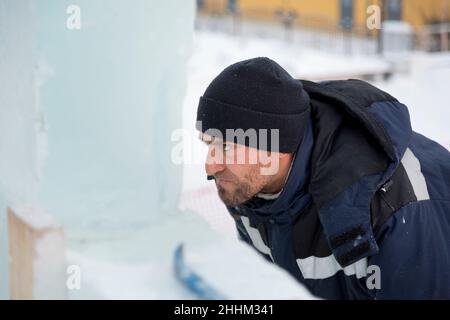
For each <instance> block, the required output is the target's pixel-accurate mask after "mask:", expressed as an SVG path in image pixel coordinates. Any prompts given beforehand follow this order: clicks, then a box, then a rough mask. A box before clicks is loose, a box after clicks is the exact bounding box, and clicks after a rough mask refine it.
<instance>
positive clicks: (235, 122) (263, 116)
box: [196, 97, 310, 153]
mask: <svg viewBox="0 0 450 320" xmlns="http://www.w3.org/2000/svg"><path fill="white" fill-rule="evenodd" d="M249 107H250V106H249ZM274 107H275V109H276V106H274ZM309 114H310V108H309V107H307V108H305V110H304V111H302V112H300V113H294V114H280V113H268V112H260V111H255V110H254V109H251V108H247V107H245V108H244V107H240V106H236V105H232V104H228V103H224V102H221V101H217V100H214V99H211V98H206V97H201V98H200V102H199V106H198V109H197V124H196V128H197V130H199V131H201V132H203V133H208V134H211V135H213V136H217V135H218V134H219V133H220V134H221V137H220V138H222V139H223V140H226V141H229V142H233V143H239V144H243V145H246V146H249V147H254V148H257V149H260V150H267V151H277V152H283V153H292V152H295V151H296V150H297V148H298V146H299V144H300V142H301V141H302V138H303V134H304V132H305V128H306V124H307V119H308V117H309ZM227 129H228V131H227ZM238 129H242V130H243V132H244V134H243V135H238V137H239V138H236V135H237V134H238V132H237V131H236V130H238ZM249 129H251V130H250V131H248V130H249ZM264 129H266V130H264ZM254 130H255V131H254ZM277 130H278V132H277ZM233 132H234V133H235V134H233ZM241 132H242V131H241ZM264 133H265V134H264ZM242 136H244V139H242V138H243V137H242ZM251 136H257V139H251V138H247V137H251ZM277 144H278V148H277Z"/></svg>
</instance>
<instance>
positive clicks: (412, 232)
mask: <svg viewBox="0 0 450 320" xmlns="http://www.w3.org/2000/svg"><path fill="white" fill-rule="evenodd" d="M449 214H450V202H449V201H439V200H426V201H419V202H413V203H410V204H408V205H406V206H404V207H402V208H401V209H400V210H398V211H397V212H396V213H395V214H394V215H393V216H392V217H391V218H390V219H389V220H388V221H387V222H386V223H385V224H384V225H383V227H382V228H381V229H380V232H379V233H378V236H377V238H379V239H377V241H378V244H379V249H380V250H379V254H377V255H374V256H372V257H371V258H370V259H369V266H370V265H373V266H378V268H379V271H380V280H381V281H380V286H379V288H375V289H373V290H375V292H371V293H372V294H374V298H376V299H449V298H450V232H449V227H450V219H449ZM369 276H370V275H368V277H369Z"/></svg>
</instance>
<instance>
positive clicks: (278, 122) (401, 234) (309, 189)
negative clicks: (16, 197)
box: [197, 58, 450, 299]
mask: <svg viewBox="0 0 450 320" xmlns="http://www.w3.org/2000/svg"><path fill="white" fill-rule="evenodd" d="M424 107H425V106H424ZM197 128H198V130H200V131H201V137H202V140H204V141H205V142H206V143H207V144H208V146H209V154H208V158H207V161H206V166H205V168H206V173H207V175H208V177H209V178H210V179H215V183H216V186H217V189H218V192H219V196H220V198H221V199H222V201H223V202H224V203H225V205H226V206H227V209H228V211H229V212H230V213H231V215H232V216H233V218H234V219H235V221H236V227H237V230H238V233H239V236H240V238H241V239H242V240H244V241H246V242H247V243H249V244H251V245H252V246H253V247H254V248H255V249H256V250H257V251H258V252H260V253H261V254H262V255H264V256H265V257H266V258H267V259H268V260H270V261H273V262H274V263H276V264H277V265H279V266H281V267H282V268H284V269H286V270H287V271H288V272H289V273H291V274H292V275H293V276H294V277H295V278H296V279H298V280H299V281H300V282H302V283H303V284H304V285H306V286H307V287H308V288H309V289H310V290H311V292H312V293H313V294H315V295H317V296H319V297H323V298H330V299H410V298H411V299H418V298H425V299H428V298H450V153H449V152H448V151H447V150H446V149H445V148H443V147H442V146H440V145H439V144H437V143H436V142H433V141H431V140H430V139H427V138H426V137H424V136H422V135H420V134H418V133H416V132H414V131H412V129H411V124H410V119H409V114H408V110H407V108H406V106H405V105H403V104H402V103H400V102H399V101H397V100H396V99H395V98H394V97H392V96H390V95H389V94H387V93H385V92H383V91H381V90H379V89H377V88H375V87H373V86H371V85H370V84H368V83H365V82H363V81H359V80H345V81H328V82H322V83H314V82H310V81H302V80H295V79H293V78H292V77H291V76H290V75H289V74H288V73H287V72H286V71H285V70H284V69H283V68H282V67H281V66H279V65H278V64H277V63H276V62H274V61H272V60H270V59H268V58H255V59H250V60H245V61H241V62H238V63H236V64H233V65H231V66H229V67H227V68H226V69H225V70H224V71H223V72H222V73H220V74H219V75H218V76H217V77H216V78H215V79H214V80H213V81H212V83H211V84H210V85H209V86H208V88H207V89H206V91H205V93H204V95H203V96H202V97H201V98H200V103H199V106H198V112H197ZM239 130H240V131H239ZM252 130H253V131H256V132H258V133H261V132H263V133H265V135H256V134H254V135H251V134H248V135H245V133H246V132H251V131H252ZM233 131H234V133H235V134H231V133H232V132H233ZM236 131H239V132H240V133H241V134H240V135H239V134H236ZM242 132H244V137H242ZM255 137H257V139H256V140H255ZM261 137H263V138H265V139H261ZM263 140H265V141H263ZM239 154H240V155H241V159H240V160H241V161H237V160H239V159H238V158H239V157H238V156H236V155H239ZM252 159H253V161H250V160H252ZM248 271H250V272H251V270H248Z"/></svg>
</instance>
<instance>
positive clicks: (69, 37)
mask: <svg viewBox="0 0 450 320" xmlns="http://www.w3.org/2000/svg"><path fill="white" fill-rule="evenodd" d="M70 5H76V6H78V7H79V8H80V13H81V15H80V18H81V28H80V29H79V30H78V29H75V30H70V29H68V28H67V19H68V18H70V16H71V14H70V13H67V12H66V11H67V8H68V7H69V6H70ZM194 14H195V2H194V1H179V0H167V1H156V0H152V1H150V0H133V1H126V0H96V1H91V0H71V1H63V0H58V1H52V0H40V1H32V0H1V1H0V298H1V297H7V295H8V294H7V291H8V283H7V274H8V270H7V269H8V268H7V241H6V240H7V239H6V207H7V206H16V205H23V204H27V205H30V204H31V205H35V206H39V207H41V208H43V209H44V211H46V212H48V213H50V214H51V215H52V216H53V217H55V218H56V220H57V221H59V222H60V223H62V225H63V227H64V229H65V231H66V233H67V234H68V236H69V245H70V243H71V242H72V243H73V242H77V241H78V240H82V241H85V240H91V239H99V238H101V239H105V238H108V239H111V238H114V237H115V236H116V235H118V234H120V235H124V234H126V233H127V232H132V231H133V230H135V229H136V228H137V227H139V226H143V225H145V224H149V223H153V220H154V219H157V217H158V216H161V215H166V214H168V213H175V211H176V207H177V205H178V197H179V193H180V185H181V170H182V168H181V167H180V166H175V165H173V164H172V162H171V161H170V148H171V147H172V143H171V141H170V133H171V132H172V130H173V129H176V128H178V127H179V126H180V125H181V116H182V114H181V105H182V99H183V96H184V90H185V81H186V75H185V66H186V60H187V58H188V55H189V51H190V44H191V37H192V30H193V24H194ZM41 111H42V112H41ZM47 145H48V148H47ZM47 150H48V156H47V158H46V162H45V166H44V168H43V170H41V168H42V164H43V160H44V158H45V154H46V152H47ZM42 177H43V178H42Z"/></svg>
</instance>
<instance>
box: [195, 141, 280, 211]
mask: <svg viewBox="0 0 450 320" xmlns="http://www.w3.org/2000/svg"><path fill="white" fill-rule="evenodd" d="M201 138H202V140H203V141H204V142H205V143H206V144H207V145H208V156H207V159H206V163H205V170H206V174H207V175H208V176H214V177H215V182H216V186H217V190H218V193H219V197H220V199H222V201H223V202H224V203H225V204H226V205H227V206H236V205H239V204H242V203H244V202H245V201H247V200H249V199H251V198H252V197H253V196H255V195H256V194H257V193H259V192H260V191H261V190H262V189H263V188H264V187H266V186H267V185H268V184H269V183H270V181H271V178H272V176H271V175H267V174H262V172H264V170H262V169H263V167H264V166H265V163H264V161H261V160H262V159H263V157H264V155H263V154H262V153H264V154H267V153H266V152H261V151H258V150H257V149H255V148H250V147H246V146H242V145H239V144H234V143H230V142H227V141H223V140H219V139H216V138H214V137H211V136H207V135H205V134H203V135H202V136H201Z"/></svg>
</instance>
